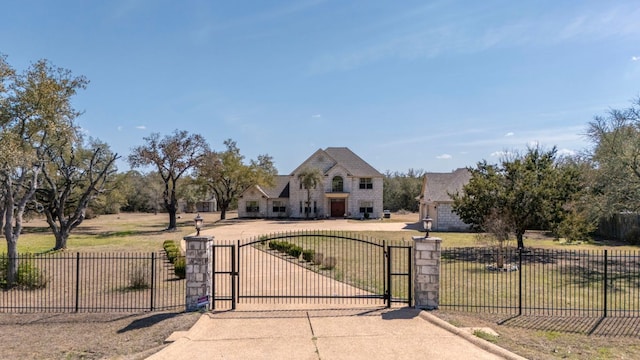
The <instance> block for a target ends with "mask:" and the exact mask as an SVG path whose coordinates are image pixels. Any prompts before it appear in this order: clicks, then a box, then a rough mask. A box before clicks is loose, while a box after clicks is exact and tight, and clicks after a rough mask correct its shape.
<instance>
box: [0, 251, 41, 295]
mask: <svg viewBox="0 0 640 360" xmlns="http://www.w3.org/2000/svg"><path fill="white" fill-rule="evenodd" d="M34 258H35V256H34V255H32V254H28V255H27V256H25V257H21V258H20V259H19V260H18V261H19V264H18V273H17V274H16V284H15V285H18V286H20V287H22V288H25V289H41V288H44V287H46V286H47V283H48V279H47V277H46V275H45V272H44V271H42V270H40V269H38V268H37V267H36V266H35V264H34ZM8 270H9V259H8V257H6V256H2V257H0V286H2V287H5V286H7V273H8Z"/></svg>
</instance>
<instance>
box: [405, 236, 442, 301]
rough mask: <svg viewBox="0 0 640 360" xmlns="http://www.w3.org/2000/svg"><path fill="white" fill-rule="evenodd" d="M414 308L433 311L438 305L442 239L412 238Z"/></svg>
mask: <svg viewBox="0 0 640 360" xmlns="http://www.w3.org/2000/svg"><path fill="white" fill-rule="evenodd" d="M412 238H413V253H414V257H415V264H414V265H415V266H414V269H415V270H414V271H415V274H414V275H415V276H414V279H415V280H414V293H415V307H416V308H418V309H426V310H435V309H437V308H438V306H439V304H440V246H441V244H442V239H440V238H436V237H428V238H425V237H422V236H413V237H412Z"/></svg>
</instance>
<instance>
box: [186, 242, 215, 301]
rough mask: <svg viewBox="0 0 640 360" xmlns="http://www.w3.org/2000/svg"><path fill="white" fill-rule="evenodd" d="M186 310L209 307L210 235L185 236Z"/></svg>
mask: <svg viewBox="0 0 640 360" xmlns="http://www.w3.org/2000/svg"><path fill="white" fill-rule="evenodd" d="M184 241H185V243H186V251H185V252H186V254H185V255H186V259H185V260H186V280H187V281H186V282H187V284H186V307H187V311H195V310H199V309H203V308H204V309H207V310H209V309H210V308H211V295H212V289H211V286H212V283H211V276H212V268H211V267H212V264H213V259H212V246H213V237H212V236H186V237H185V238H184Z"/></svg>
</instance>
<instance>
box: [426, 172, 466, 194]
mask: <svg viewBox="0 0 640 360" xmlns="http://www.w3.org/2000/svg"><path fill="white" fill-rule="evenodd" d="M470 179H471V173H470V172H469V170H467V169H465V168H460V169H457V170H454V171H453V172H450V173H426V174H425V180H424V184H423V188H422V194H421V195H422V196H423V197H424V198H425V201H426V202H449V201H451V196H449V194H455V193H456V192H460V191H462V188H463V187H464V186H465V185H466V184H467V183H468V182H469V180H470ZM425 188H426V190H425Z"/></svg>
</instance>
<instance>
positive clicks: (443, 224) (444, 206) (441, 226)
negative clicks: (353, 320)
mask: <svg viewBox="0 0 640 360" xmlns="http://www.w3.org/2000/svg"><path fill="white" fill-rule="evenodd" d="M436 213H437V217H436V218H435V219H437V221H436V220H435V219H434V223H433V225H434V227H433V230H435V231H463V230H467V229H469V225H467V224H465V223H464V222H463V221H462V220H460V217H459V216H458V215H457V214H455V213H454V212H453V204H450V203H439V204H438V205H437V206H436Z"/></svg>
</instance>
